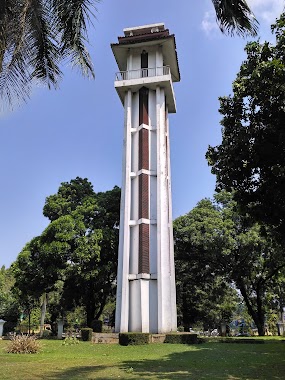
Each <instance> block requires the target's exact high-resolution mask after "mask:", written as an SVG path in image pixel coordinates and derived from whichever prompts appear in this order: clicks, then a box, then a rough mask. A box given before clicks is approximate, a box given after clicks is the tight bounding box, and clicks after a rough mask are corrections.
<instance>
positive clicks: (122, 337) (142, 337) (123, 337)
mask: <svg viewBox="0 0 285 380" xmlns="http://www.w3.org/2000/svg"><path fill="white" fill-rule="evenodd" d="M148 343H149V334H147V333H120V334H119V344H120V345H121V346H128V345H141V344H148Z"/></svg>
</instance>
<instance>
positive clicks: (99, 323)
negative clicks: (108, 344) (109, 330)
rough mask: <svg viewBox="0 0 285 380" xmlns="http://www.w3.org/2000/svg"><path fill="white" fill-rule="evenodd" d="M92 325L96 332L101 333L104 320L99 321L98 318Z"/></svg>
mask: <svg viewBox="0 0 285 380" xmlns="http://www.w3.org/2000/svg"><path fill="white" fill-rule="evenodd" d="M91 327H92V329H93V331H94V332H99V333H101V332H102V328H103V322H102V321H99V320H98V319H94V321H92V322H91Z"/></svg>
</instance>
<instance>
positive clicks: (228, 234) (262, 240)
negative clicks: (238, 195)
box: [174, 192, 285, 335]
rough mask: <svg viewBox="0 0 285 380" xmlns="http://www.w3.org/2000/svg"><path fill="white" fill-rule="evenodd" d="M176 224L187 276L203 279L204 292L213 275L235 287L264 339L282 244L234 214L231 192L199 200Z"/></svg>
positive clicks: (280, 271) (280, 264) (279, 271)
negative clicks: (211, 198) (190, 274)
mask: <svg viewBox="0 0 285 380" xmlns="http://www.w3.org/2000/svg"><path fill="white" fill-rule="evenodd" d="M178 223H179V224H178V225H177V222H175V224H174V226H175V230H176V232H175V242H176V247H177V248H176V249H177V255H178V257H180V258H181V259H182V260H184V261H186V262H187V261H188V265H189V267H190V268H191V267H193V270H192V269H191V272H190V273H192V272H194V273H195V272H196V276H195V277H194V278H195V279H197V281H199V279H201V280H202V281H204V282H205V283H206V288H207V281H208V279H209V278H211V276H213V278H215V277H217V276H218V277H221V278H222V279H223V281H224V282H225V283H227V284H233V285H234V286H235V288H236V289H238V290H239V291H240V293H241V295H242V297H243V299H244V302H245V304H246V306H247V309H248V313H249V314H250V316H251V317H252V319H253V320H254V322H255V324H256V327H257V329H258V333H259V335H264V333H265V317H266V312H267V309H268V298H267V296H268V293H269V292H271V291H272V289H276V286H277V285H278V281H279V279H280V276H281V275H282V276H284V269H285V260H284V253H283V249H282V246H280V245H278V244H277V243H276V241H275V239H273V238H272V236H271V234H270V232H269V231H267V230H266V231H264V232H263V234H261V232H260V230H261V227H260V226H259V225H258V224H255V225H254V226H250V225H249V224H248V223H247V220H246V219H245V218H244V217H243V216H242V215H240V214H239V213H238V211H237V205H236V202H234V201H233V200H232V196H231V194H227V193H225V192H222V193H220V194H217V195H215V202H211V201H210V200H203V201H201V202H199V203H198V205H197V206H196V207H195V208H194V209H193V210H192V211H191V212H190V213H188V214H186V215H185V216H183V217H180V218H179V219H178ZM178 277H179V274H178ZM201 280H200V281H201Z"/></svg>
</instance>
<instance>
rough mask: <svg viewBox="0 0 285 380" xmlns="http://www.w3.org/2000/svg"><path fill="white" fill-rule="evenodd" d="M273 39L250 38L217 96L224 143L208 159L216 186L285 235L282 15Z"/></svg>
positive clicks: (211, 150)
mask: <svg viewBox="0 0 285 380" xmlns="http://www.w3.org/2000/svg"><path fill="white" fill-rule="evenodd" d="M272 31H273V32H275V35H276V43H275V44H274V45H273V44H270V43H268V42H265V43H260V42H251V43H249V44H247V45H246V47H245V51H246V53H247V59H246V60H245V61H244V62H243V64H242V65H241V68H240V71H239V73H238V74H237V78H236V80H235V81H234V82H233V94H232V95H230V96H227V97H222V98H220V109H219V111H220V113H221V114H222V116H223V118H222V120H221V125H222V142H221V144H220V145H218V146H215V147H209V149H208V151H207V154H206V157H207V159H208V162H209V165H210V166H212V173H213V174H215V175H216V190H217V191H221V190H223V189H225V190H227V191H234V199H235V200H236V201H237V203H238V205H239V207H240V210H241V211H242V212H243V213H244V214H248V215H250V216H251V218H252V220H253V222H256V221H257V222H260V223H263V224H265V225H268V226H271V228H273V229H274V230H275V232H276V233H277V234H278V235H279V238H280V239H281V241H283V242H284V236H285V175H284V174H285V152H284V144H285V131H284V120H285V109H284V102H285V83H284V73H285V53H284V52H285V49H284V46H285V14H282V15H281V17H280V19H279V20H277V22H276V24H275V25H273V26H272Z"/></svg>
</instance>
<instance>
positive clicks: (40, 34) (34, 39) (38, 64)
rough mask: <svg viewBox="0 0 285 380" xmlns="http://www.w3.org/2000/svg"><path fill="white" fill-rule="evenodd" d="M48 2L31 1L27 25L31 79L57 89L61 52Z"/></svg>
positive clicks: (59, 76)
mask: <svg viewBox="0 0 285 380" xmlns="http://www.w3.org/2000/svg"><path fill="white" fill-rule="evenodd" d="M50 20H51V17H50V7H49V4H48V2H47V1H39V0H30V8H29V10H28V15H27V19H26V22H25V25H26V41H27V48H26V49H27V52H28V56H29V60H28V64H29V66H30V67H31V78H32V79H38V80H39V81H41V82H42V83H44V84H45V85H47V87H48V88H51V86H53V87H57V85H58V81H59V79H60V78H61V70H60V68H59V63H60V60H61V52H60V49H59V47H58V42H57V41H56V30H55V31H54V30H53V29H52V26H51V21H50Z"/></svg>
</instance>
